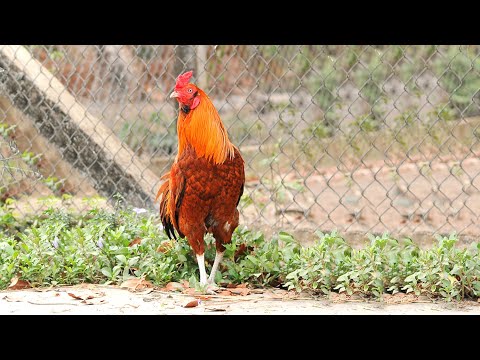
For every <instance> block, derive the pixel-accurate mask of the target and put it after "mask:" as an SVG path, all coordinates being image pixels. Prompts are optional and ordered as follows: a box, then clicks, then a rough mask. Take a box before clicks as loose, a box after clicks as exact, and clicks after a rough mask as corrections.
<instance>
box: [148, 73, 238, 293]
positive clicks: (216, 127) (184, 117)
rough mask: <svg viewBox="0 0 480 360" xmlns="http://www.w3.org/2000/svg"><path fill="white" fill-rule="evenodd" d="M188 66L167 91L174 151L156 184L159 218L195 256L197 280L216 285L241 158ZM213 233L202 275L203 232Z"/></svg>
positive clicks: (233, 219)
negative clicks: (174, 108)
mask: <svg viewBox="0 0 480 360" xmlns="http://www.w3.org/2000/svg"><path fill="white" fill-rule="evenodd" d="M191 77H192V71H188V72H186V73H184V74H182V75H179V76H178V78H177V81H176V84H175V89H174V91H173V92H172V94H171V95H170V97H171V98H176V99H177V101H178V103H179V114H178V122H177V135H178V154H177V157H176V158H175V162H174V163H173V165H172V167H171V169H170V172H169V173H167V174H165V175H163V176H162V179H164V180H167V181H165V182H164V183H163V184H162V185H161V187H160V189H159V190H158V194H157V199H158V198H159V197H160V196H161V199H160V218H161V220H162V223H163V226H164V229H165V232H166V233H167V236H168V237H169V238H170V239H172V238H174V239H176V236H175V231H176V232H177V233H178V235H179V236H180V237H182V238H183V237H185V236H186V237H187V240H188V243H189V244H190V246H191V247H192V249H193V251H194V252H195V255H196V257H197V262H198V267H199V271H200V284H202V285H206V284H211V286H212V287H214V286H215V274H216V271H217V269H218V266H219V265H220V263H221V261H222V259H223V254H224V252H225V247H224V245H223V244H227V243H230V242H231V239H232V233H233V231H234V230H235V228H236V227H237V226H238V220H239V214H238V210H237V206H238V203H239V201H240V197H241V196H242V194H243V188H244V183H245V169H244V161H243V159H242V156H241V155H240V152H239V150H238V149H237V147H235V146H234V145H233V144H232V143H231V142H230V140H229V138H228V133H227V131H226V129H225V126H224V125H223V123H222V120H221V119H220V116H219V114H218V112H217V110H216V109H215V106H214V105H213V103H212V101H211V100H210V98H209V97H208V96H207V94H205V92H203V91H202V90H201V89H199V88H198V87H197V86H195V85H194V84H191V83H189V81H190V78H191ZM207 232H208V233H211V234H213V237H214V238H215V243H216V255H215V261H214V262H213V266H212V271H211V273H210V276H209V278H208V279H207V273H206V271H205V259H204V252H205V242H204V236H205V234H206V233H207Z"/></svg>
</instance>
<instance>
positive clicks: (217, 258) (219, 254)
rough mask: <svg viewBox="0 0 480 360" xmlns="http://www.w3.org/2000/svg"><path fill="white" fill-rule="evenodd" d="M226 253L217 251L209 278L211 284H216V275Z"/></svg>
mask: <svg viewBox="0 0 480 360" xmlns="http://www.w3.org/2000/svg"><path fill="white" fill-rule="evenodd" d="M223 253H224V251H222V252H220V251H217V252H216V254H215V261H214V262H213V266H212V271H211V273H210V277H209V278H208V283H209V284H215V274H216V273H217V269H218V266H219V265H220V263H221V262H222V259H223Z"/></svg>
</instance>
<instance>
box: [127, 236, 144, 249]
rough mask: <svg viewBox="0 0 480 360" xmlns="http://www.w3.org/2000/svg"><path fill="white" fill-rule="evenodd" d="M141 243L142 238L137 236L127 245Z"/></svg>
mask: <svg viewBox="0 0 480 360" xmlns="http://www.w3.org/2000/svg"><path fill="white" fill-rule="evenodd" d="M141 243H142V239H141V238H139V237H137V238H135V239H133V241H132V242H131V243H130V244H128V246H129V247H132V246H133V245H140V244H141Z"/></svg>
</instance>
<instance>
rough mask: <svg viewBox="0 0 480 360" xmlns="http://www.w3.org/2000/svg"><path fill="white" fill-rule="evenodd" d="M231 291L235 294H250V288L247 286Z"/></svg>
mask: <svg viewBox="0 0 480 360" xmlns="http://www.w3.org/2000/svg"><path fill="white" fill-rule="evenodd" d="M230 292H231V293H232V294H235V295H242V296H245V295H248V294H250V290H249V289H247V288H236V289H230Z"/></svg>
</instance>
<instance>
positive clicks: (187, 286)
mask: <svg viewBox="0 0 480 360" xmlns="http://www.w3.org/2000/svg"><path fill="white" fill-rule="evenodd" d="M182 285H183V287H184V288H185V289H188V288H189V287H190V283H189V282H188V280H183V281H182Z"/></svg>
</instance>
